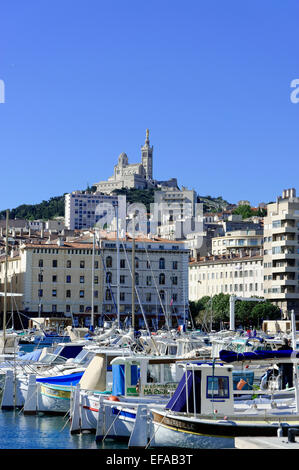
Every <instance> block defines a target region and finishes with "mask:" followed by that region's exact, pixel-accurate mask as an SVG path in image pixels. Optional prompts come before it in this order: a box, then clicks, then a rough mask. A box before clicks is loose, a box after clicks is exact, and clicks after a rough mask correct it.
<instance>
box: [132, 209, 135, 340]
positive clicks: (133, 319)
mask: <svg viewBox="0 0 299 470" xmlns="http://www.w3.org/2000/svg"><path fill="white" fill-rule="evenodd" d="M132 223H133V230H132V329H133V332H135V215H134V214H133V220H132Z"/></svg>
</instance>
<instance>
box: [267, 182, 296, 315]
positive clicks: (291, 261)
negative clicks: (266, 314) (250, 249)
mask: <svg viewBox="0 0 299 470" xmlns="http://www.w3.org/2000/svg"><path fill="white" fill-rule="evenodd" d="M264 276H265V280H264V289H265V291H264V295H265V298H267V299H269V300H270V301H271V302H272V303H274V304H276V305H277V306H278V307H279V308H280V309H281V311H282V314H283V316H284V317H286V316H287V313H290V311H291V310H294V311H295V313H296V314H299V198H298V197H296V191H295V189H294V188H291V189H287V190H284V191H283V193H282V196H280V197H278V198H277V201H276V202H275V203H272V204H268V206H267V217H265V219H264Z"/></svg>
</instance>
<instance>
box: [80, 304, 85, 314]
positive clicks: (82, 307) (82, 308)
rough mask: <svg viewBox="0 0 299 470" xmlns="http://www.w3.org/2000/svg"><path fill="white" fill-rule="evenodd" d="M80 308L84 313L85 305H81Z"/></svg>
mask: <svg viewBox="0 0 299 470" xmlns="http://www.w3.org/2000/svg"><path fill="white" fill-rule="evenodd" d="M79 310H80V313H83V312H84V305H80V307H79Z"/></svg>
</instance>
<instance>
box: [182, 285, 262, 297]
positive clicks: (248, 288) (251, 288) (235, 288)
mask: <svg viewBox="0 0 299 470" xmlns="http://www.w3.org/2000/svg"><path fill="white" fill-rule="evenodd" d="M260 289H261V290H262V289H263V285H262V284H261V285H260ZM258 290H259V285H258V283H251V284H248V285H247V284H244V285H243V284H229V285H228V284H225V285H224V286H218V285H216V286H211V287H210V286H208V287H207V293H210V292H212V293H213V292H257V291H258ZM190 293H191V295H192V294H193V295H197V288H196V287H192V286H191V287H190Z"/></svg>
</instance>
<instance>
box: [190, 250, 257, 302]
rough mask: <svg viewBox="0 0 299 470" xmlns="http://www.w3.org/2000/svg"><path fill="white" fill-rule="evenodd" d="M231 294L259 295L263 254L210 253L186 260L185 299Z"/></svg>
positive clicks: (241, 295) (194, 299) (193, 299)
mask: <svg viewBox="0 0 299 470" xmlns="http://www.w3.org/2000/svg"><path fill="white" fill-rule="evenodd" d="M221 292H222V293H223V294H234V295H237V296H240V297H263V296H264V293H263V257H262V255H256V256H237V255H233V254H231V255H230V256H225V255H223V256H210V257H205V258H202V259H201V260H200V261H193V262H190V263H189V300H192V301H197V300H199V299H201V298H202V297H204V296H209V297H211V296H213V295H216V294H220V293H221Z"/></svg>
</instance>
